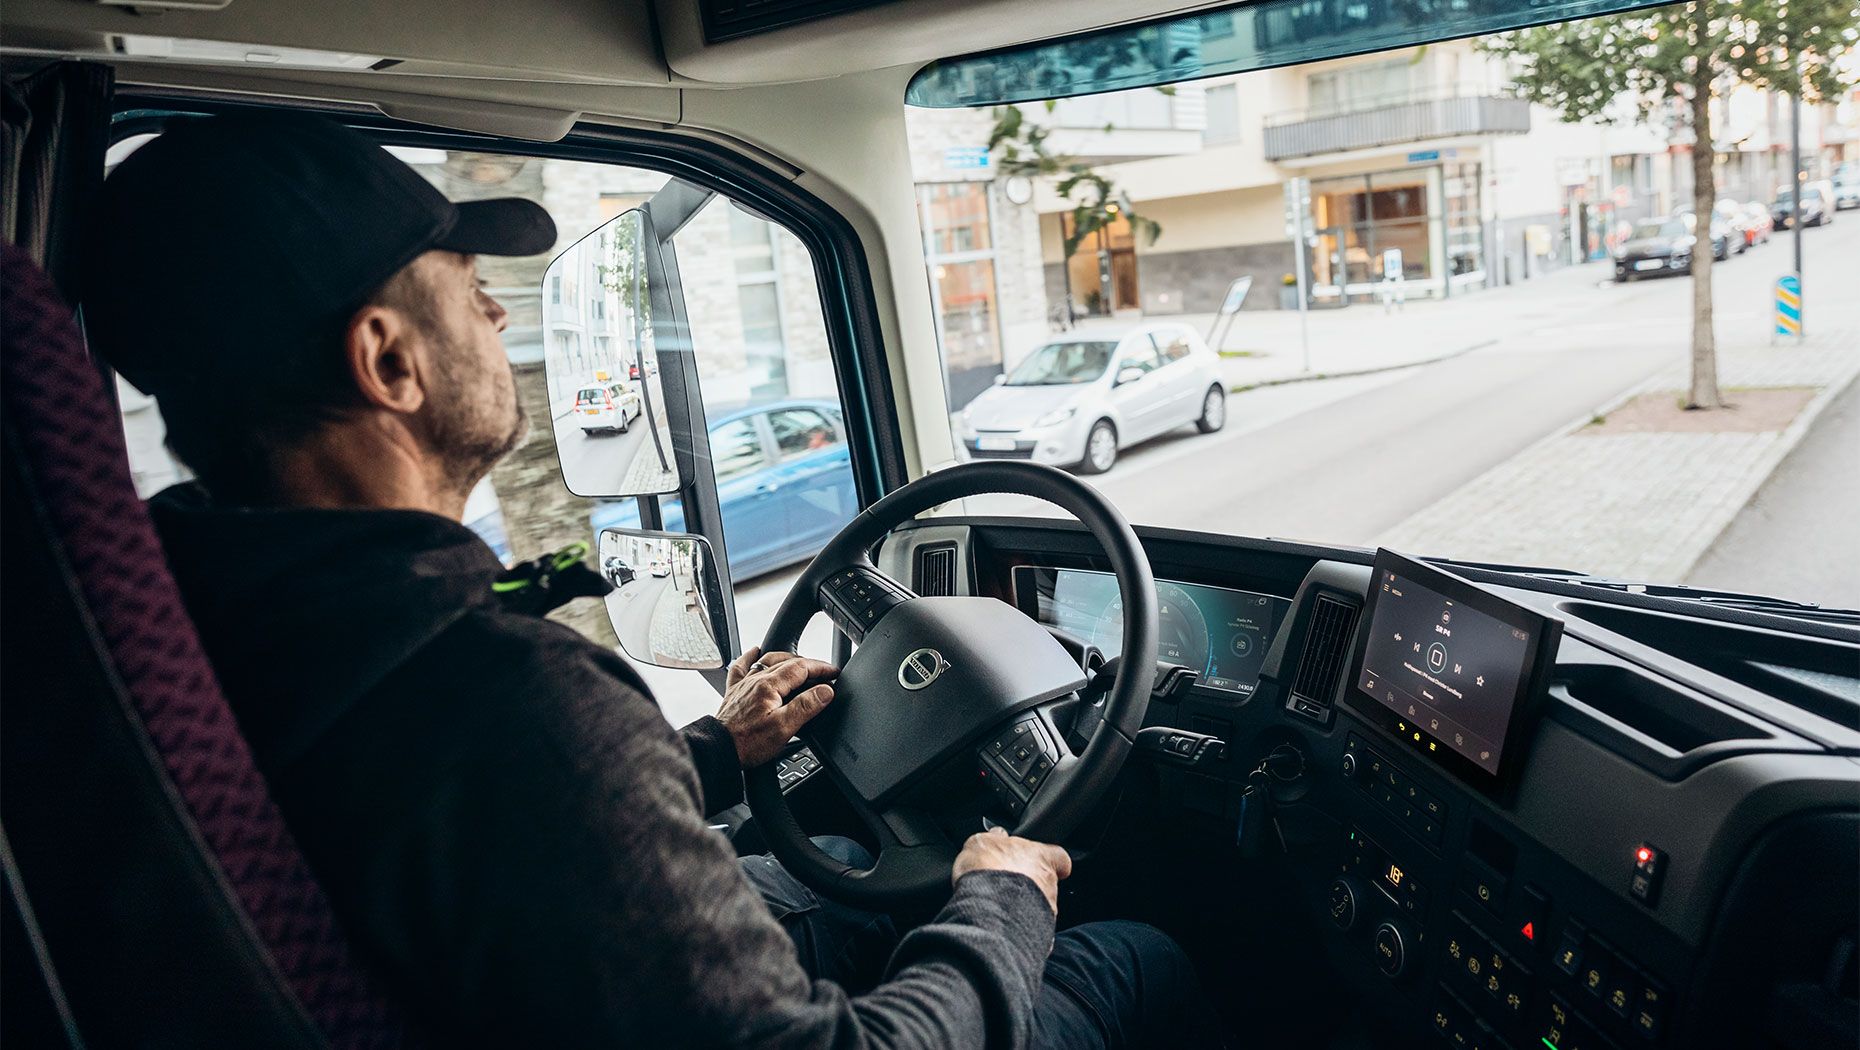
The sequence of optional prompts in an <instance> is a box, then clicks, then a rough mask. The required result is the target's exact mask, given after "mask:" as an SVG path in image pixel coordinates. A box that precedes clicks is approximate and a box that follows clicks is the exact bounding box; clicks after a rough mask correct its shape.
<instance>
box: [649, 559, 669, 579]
mask: <svg viewBox="0 0 1860 1050" xmlns="http://www.w3.org/2000/svg"><path fill="white" fill-rule="evenodd" d="M671 574H672V563H671V562H669V561H666V560H664V559H663V558H661V559H660V560H658V561H655V562H653V563H652V575H653V578H654V579H664V578H665V577H667V576H670V575H671Z"/></svg>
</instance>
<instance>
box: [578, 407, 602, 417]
mask: <svg viewBox="0 0 1860 1050" xmlns="http://www.w3.org/2000/svg"><path fill="white" fill-rule="evenodd" d="M581 414H582V415H584V416H598V415H600V414H601V410H600V409H598V408H584V409H582V410H581Z"/></svg>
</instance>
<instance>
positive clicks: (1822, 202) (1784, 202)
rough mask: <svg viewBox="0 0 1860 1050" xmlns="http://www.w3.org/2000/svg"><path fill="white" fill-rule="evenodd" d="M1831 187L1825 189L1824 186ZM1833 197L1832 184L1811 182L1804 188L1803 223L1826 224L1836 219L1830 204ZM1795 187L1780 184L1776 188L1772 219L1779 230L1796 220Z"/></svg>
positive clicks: (1805, 224)
mask: <svg viewBox="0 0 1860 1050" xmlns="http://www.w3.org/2000/svg"><path fill="white" fill-rule="evenodd" d="M1824 186H1826V187H1830V188H1829V189H1828V190H1826V191H1824V189H1823V187H1824ZM1832 199H1833V193H1832V189H1831V184H1829V183H1816V182H1811V183H1809V184H1808V185H1807V186H1804V187H1803V188H1802V225H1803V226H1805V227H1806V226H1825V225H1827V224H1828V223H1829V222H1831V221H1833V219H1834V212H1833V209H1831V208H1830V207H1829V206H1828V205H1829V202H1830V201H1831V200H1832ZM1794 216H1795V187H1793V186H1780V187H1778V188H1777V190H1776V203H1774V204H1772V205H1770V219H1771V220H1772V221H1773V222H1774V223H1775V224H1776V228H1777V229H1779V230H1786V229H1788V228H1789V224H1790V223H1791V222H1792V221H1794Z"/></svg>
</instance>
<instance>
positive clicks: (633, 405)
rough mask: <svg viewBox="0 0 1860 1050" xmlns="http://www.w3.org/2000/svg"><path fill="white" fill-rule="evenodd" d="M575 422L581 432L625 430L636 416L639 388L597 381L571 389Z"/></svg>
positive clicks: (638, 408) (638, 411)
mask: <svg viewBox="0 0 1860 1050" xmlns="http://www.w3.org/2000/svg"><path fill="white" fill-rule="evenodd" d="M574 411H575V422H576V424H577V425H579V426H580V427H581V432H582V433H583V434H595V433H599V432H602V431H605V432H607V433H609V434H612V433H616V432H617V433H621V434H624V433H626V432H627V428H628V427H629V426H631V425H632V423H633V420H635V419H637V418H639V413H640V403H639V391H637V390H634V389H633V387H632V386H631V385H629V384H626V383H598V384H595V385H593V386H584V387H582V388H581V389H580V390H578V391H576V392H575V410H574Z"/></svg>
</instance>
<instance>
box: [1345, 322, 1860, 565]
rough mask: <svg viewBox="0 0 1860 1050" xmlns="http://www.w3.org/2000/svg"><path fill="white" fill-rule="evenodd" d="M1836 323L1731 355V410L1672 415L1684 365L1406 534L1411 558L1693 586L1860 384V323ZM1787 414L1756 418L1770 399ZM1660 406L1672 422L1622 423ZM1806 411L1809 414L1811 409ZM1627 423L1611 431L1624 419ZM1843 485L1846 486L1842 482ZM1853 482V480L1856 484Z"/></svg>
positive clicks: (1502, 470)
mask: <svg viewBox="0 0 1860 1050" xmlns="http://www.w3.org/2000/svg"><path fill="white" fill-rule="evenodd" d="M1843 312H1844V313H1847V314H1849V315H1850V316H1849V317H1847V318H1843V320H1845V321H1846V322H1847V323H1846V324H1845V325H1844V326H1840V327H1836V326H1834V325H1831V324H1824V326H1823V327H1822V328H1820V329H1819V330H1818V331H1817V332H1816V333H1815V334H1814V335H1812V336H1811V337H1810V338H1809V340H1808V341H1807V343H1806V344H1804V345H1802V346H1800V347H1796V346H1775V347H1773V346H1770V345H1769V344H1768V343H1767V342H1766V341H1750V340H1745V341H1742V342H1737V343H1732V342H1730V341H1729V340H1726V341H1723V342H1721V343H1720V344H1719V347H1718V369H1719V385H1720V389H1721V390H1722V392H1723V394H1724V397H1725V399H1726V401H1728V402H1730V403H1731V404H1733V405H1738V404H1740V403H1742V404H1743V405H1744V406H1746V408H1745V415H1744V416H1742V417H1740V416H1739V415H1738V409H1736V408H1733V409H1730V410H1728V411H1726V412H1724V413H1722V414H1720V413H1711V414H1709V415H1706V414H1703V413H1685V414H1683V416H1681V415H1679V414H1676V413H1672V412H1670V411H1665V408H1666V406H1670V405H1671V404H1672V401H1671V400H1670V399H1676V398H1678V397H1679V396H1680V395H1679V392H1680V391H1683V390H1684V389H1685V387H1686V383H1687V369H1686V365H1685V363H1684V362H1683V361H1681V362H1676V363H1675V364H1674V365H1672V366H1669V367H1668V368H1665V369H1662V370H1661V371H1660V372H1659V373H1658V374H1656V375H1655V376H1653V377H1652V378H1651V379H1649V380H1648V381H1647V382H1646V383H1644V384H1642V385H1641V386H1640V387H1638V388H1636V389H1635V390H1633V391H1630V392H1629V393H1628V395H1626V396H1624V397H1621V398H1618V399H1616V401H1615V402H1613V403H1611V404H1609V405H1602V406H1598V407H1597V410H1596V413H1595V415H1594V417H1593V418H1590V419H1583V420H1575V421H1572V422H1571V424H1570V425H1569V426H1568V427H1566V428H1564V429H1563V430H1561V431H1559V432H1557V433H1555V434H1552V435H1550V436H1549V437H1547V438H1545V439H1544V440H1542V441H1540V442H1538V443H1537V444H1536V445H1534V446H1532V447H1531V448H1529V449H1526V450H1525V451H1524V452H1522V453H1520V454H1518V455H1517V456H1515V457H1513V458H1512V459H1511V460H1509V461H1508V462H1506V463H1504V464H1502V465H1500V466H1498V467H1495V468H1493V469H1492V470H1490V471H1488V472H1486V473H1485V474H1483V475H1481V476H1479V477H1478V478H1475V479H1474V480H1473V481H1472V482H1470V483H1469V484H1467V485H1466V486H1465V487H1464V488H1462V489H1460V490H1459V491H1458V492H1457V493H1456V494H1454V495H1453V496H1450V497H1448V498H1447V499H1445V500H1443V501H1441V502H1439V503H1437V504H1435V505H1434V506H1432V507H1429V508H1428V509H1427V510H1425V511H1423V512H1421V513H1419V514H1416V515H1415V516H1413V517H1411V518H1409V519H1408V520H1406V521H1404V522H1402V523H1400V524H1399V525H1397V526H1396V527H1395V528H1394V529H1392V530H1391V531H1390V532H1389V533H1388V534H1387V536H1385V537H1384V539H1383V541H1382V542H1383V544H1384V545H1385V546H1388V547H1393V548H1395V549H1398V550H1414V551H1425V552H1427V553H1430V554H1439V555H1445V556H1449V557H1454V558H1461V559H1470V560H1478V561H1495V562H1507V563H1522V564H1530V565H1539V566H1546V567H1554V568H1567V569H1574V570H1579V571H1583V572H1590V573H1595V574H1598V575H1606V576H1619V577H1623V578H1627V579H1641V580H1652V581H1658V582H1681V581H1684V580H1685V579H1686V578H1687V575H1688V573H1690V571H1691V570H1692V567H1693V565H1694V564H1696V563H1697V562H1698V561H1699V559H1700V558H1701V557H1703V556H1704V554H1705V552H1706V551H1707V550H1708V549H1710V547H1711V545H1712V543H1713V542H1714V541H1715V540H1716V539H1717V538H1718V535H1719V534H1720V533H1721V532H1723V531H1724V529H1725V528H1726V526H1728V525H1729V524H1730V523H1731V521H1732V519H1733V518H1735V517H1736V516H1737V514H1738V512H1739V511H1740V510H1741V509H1743V507H1744V506H1745V505H1746V504H1747V503H1748V502H1749V501H1750V499H1751V497H1752V496H1753V495H1755V494H1756V492H1757V490H1758V489H1759V488H1760V487H1761V486H1762V485H1763V482H1764V481H1765V479H1767V478H1768V477H1769V476H1770V472H1771V471H1773V470H1774V469H1775V468H1776V466H1777V464H1778V463H1780V462H1781V461H1782V459H1783V457H1784V456H1786V455H1788V453H1789V452H1790V450H1792V449H1793V448H1795V446H1796V445H1797V444H1798V443H1800V442H1801V440H1802V438H1803V437H1804V436H1805V435H1806V434H1807V433H1808V431H1809V429H1810V428H1811V427H1812V426H1813V425H1814V422H1815V419H1816V417H1817V416H1818V415H1819V414H1820V413H1821V411H1822V409H1823V408H1825V407H1826V405H1827V404H1828V403H1829V402H1830V401H1832V400H1833V399H1834V398H1835V397H1836V396H1838V395H1839V394H1840V393H1841V391H1843V390H1845V389H1846V388H1847V386H1848V385H1849V384H1850V383H1852V382H1853V381H1854V379H1855V377H1856V375H1860V323H1855V321H1854V319H1853V318H1852V317H1851V314H1852V313H1853V311H1851V310H1848V311H1843ZM1765 402H1768V403H1774V404H1782V405H1784V406H1785V408H1784V409H1783V411H1782V412H1781V413H1780V414H1779V415H1777V416H1776V417H1775V418H1773V419H1770V420H1767V421H1764V420H1758V419H1756V418H1755V415H1756V413H1757V407H1756V406H1758V405H1759V404H1760V403H1765ZM1647 406H1652V407H1653V409H1654V411H1653V412H1652V413H1651V414H1653V415H1655V416H1658V417H1662V418H1664V419H1665V421H1666V422H1665V423H1660V422H1657V421H1656V422H1654V423H1653V424H1651V425H1645V426H1637V425H1630V424H1624V423H1622V422H1621V421H1620V420H1621V417H1632V416H1636V415H1637V414H1640V413H1641V412H1642V411H1643V410H1644V409H1646V408H1647ZM1798 406H1799V407H1798ZM1611 414H1615V415H1616V417H1617V418H1616V420H1615V421H1614V422H1613V423H1612V424H1611V422H1610V418H1609V417H1610V415H1611ZM1830 480H1833V479H1830ZM1851 482H1852V479H1840V481H1839V483H1842V484H1850V483H1851Z"/></svg>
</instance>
